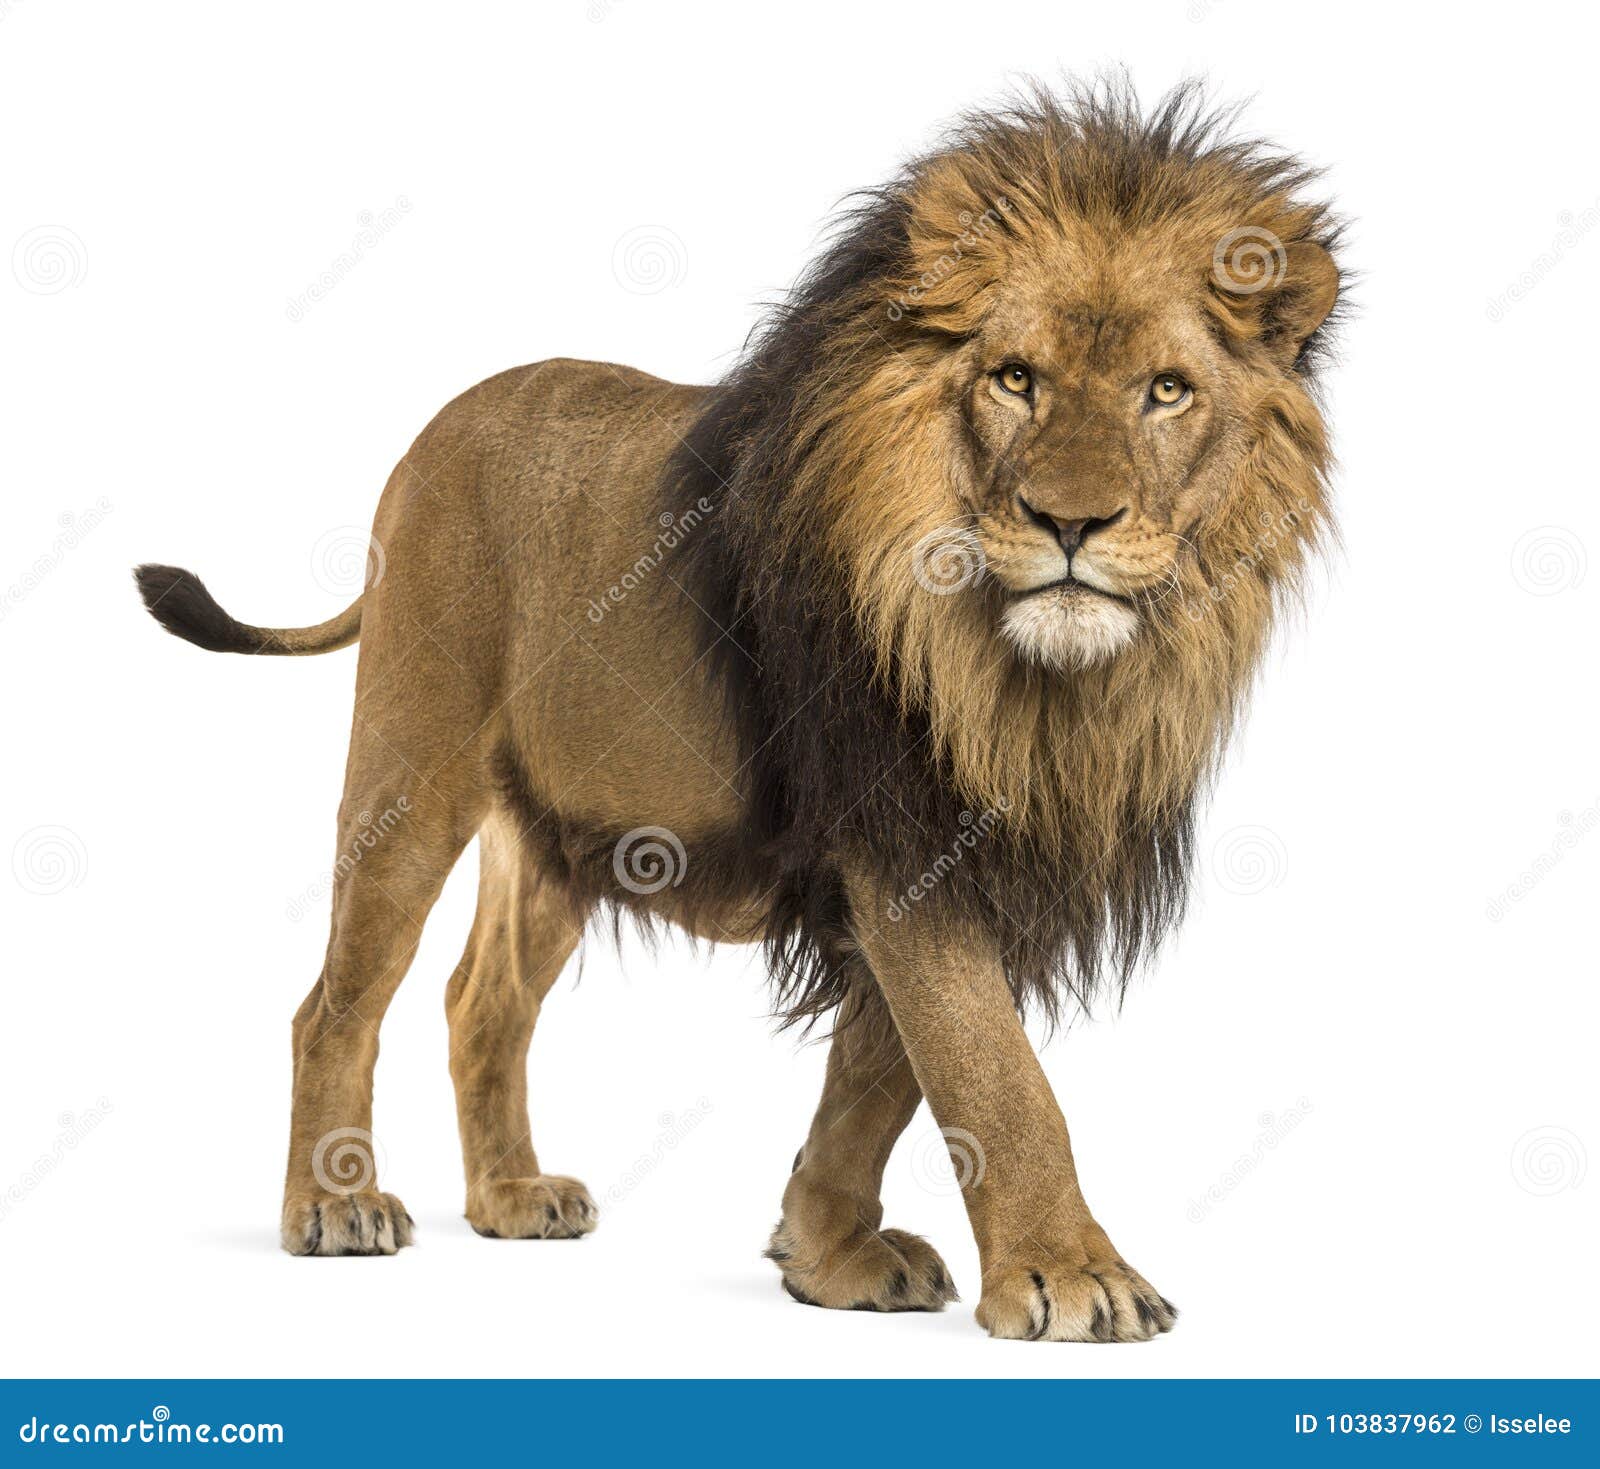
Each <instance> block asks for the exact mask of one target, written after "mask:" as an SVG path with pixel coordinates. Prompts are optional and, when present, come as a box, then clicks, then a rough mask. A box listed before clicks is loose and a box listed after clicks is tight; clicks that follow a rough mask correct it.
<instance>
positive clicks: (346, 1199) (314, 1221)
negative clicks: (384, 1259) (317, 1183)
mask: <svg viewBox="0 0 1600 1469" xmlns="http://www.w3.org/2000/svg"><path fill="white" fill-rule="evenodd" d="M414 1227H415V1226H414V1223H413V1221H412V1218H411V1216H410V1215H409V1214H408V1213H406V1206H405V1205H404V1204H402V1203H401V1202H400V1200H399V1199H397V1198H396V1197H395V1196H394V1195H393V1194H381V1193H379V1192H377V1190H375V1189H361V1190H359V1191H358V1192H356V1193H350V1194H335V1193H326V1192H319V1193H313V1194H303V1195H295V1196H293V1197H290V1198H288V1199H285V1200H284V1205H283V1224H282V1230H281V1235H280V1237H281V1239H282V1241H283V1247H284V1249H286V1250H287V1251H288V1252H289V1253H290V1254H291V1255H392V1254H394V1252H395V1251H396V1250H398V1249H400V1248H401V1247H402V1246H403V1245H408V1244H410V1243H411V1238H412V1230H413V1228H414Z"/></svg>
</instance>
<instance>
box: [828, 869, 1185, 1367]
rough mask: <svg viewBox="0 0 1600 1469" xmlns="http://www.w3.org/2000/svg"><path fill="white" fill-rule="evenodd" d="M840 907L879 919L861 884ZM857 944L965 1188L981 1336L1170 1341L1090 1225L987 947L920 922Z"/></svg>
mask: <svg viewBox="0 0 1600 1469" xmlns="http://www.w3.org/2000/svg"><path fill="white" fill-rule="evenodd" d="M850 898H851V907H852V910H853V911H854V912H855V913H857V914H864V915H875V914H879V913H882V912H883V911H884V905H883V904H882V903H881V902H878V901H876V892H875V888H874V887H873V885H872V884H871V883H870V882H867V881H864V880H860V879H857V880H853V881H851V883H850ZM858 930H859V931H858V941H859V943H860V945H861V948H862V951H863V953H864V954H865V955H866V958H867V960H868V962H869V963H870V964H871V966H872V970H873V972H874V974H875V975H876V976H877V979H878V983H879V985H880V986H881V987H882V990H883V993H884V995H885V997H886V998H887V1000H888V1002H889V1007H890V1010H891V1011H892V1012H893V1015H894V1019H895V1024H896V1026H897V1027H898V1029H899V1031H900V1035H901V1037H902V1039H903V1041H904V1043H905V1048H906V1051H907V1052H908V1053H909V1056H910V1059H911V1066H912V1068H913V1070H914V1072H915V1074H916V1079H917V1081H918V1083H919V1084H920V1086H921V1089H922V1091H923V1092H924V1093H925V1094H926V1095H927V1098H928V1102H929V1105H930V1106H931V1107H932V1108H933V1114H934V1117H935V1119H936V1120H937V1121H938V1123H939V1126H940V1128H941V1129H942V1131H943V1132H944V1135H945V1140H946V1142H947V1144H948V1145H949V1147H950V1150H951V1154H952V1157H953V1159H954V1160H955V1162H956V1164H957V1168H958V1174H959V1176H960V1177H961V1178H962V1179H963V1180H964V1184H963V1191H962V1192H963V1198H964V1199H965V1201H966V1205H967V1214H968V1217H969V1218H970V1219H971V1221H972V1228H973V1233H974V1235H975V1236H976V1238H977V1242H978V1253H979V1258H980V1261H981V1263H982V1267H983V1295H982V1299H981V1300H980V1301H979V1304H978V1310H977V1317H978V1322H979V1324H980V1325H981V1326H983V1327H985V1328H986V1329H987V1330H988V1331H989V1333H990V1334H991V1335H992V1336H1000V1337H1021V1338H1027V1339H1029V1340H1035V1341H1041V1340H1042V1341H1144V1340H1147V1339H1149V1338H1150V1337H1153V1336H1156V1335H1158V1334H1159V1333H1161V1332H1164V1331H1167V1330H1169V1329H1170V1328H1171V1326H1172V1324H1173V1321H1174V1320H1175V1318H1176V1316H1177V1312H1176V1310H1175V1309H1174V1308H1173V1306H1172V1305H1171V1304H1170V1303H1169V1302H1168V1301H1167V1300H1166V1299H1165V1298H1164V1297H1163V1296H1162V1295H1160V1294H1159V1293H1158V1292H1157V1291H1156V1290H1155V1289H1154V1288H1153V1287H1152V1286H1151V1285H1150V1284H1149V1282H1147V1281H1146V1280H1145V1279H1144V1277H1143V1276H1142V1275H1140V1274H1139V1273H1138V1272H1137V1271H1135V1270H1133V1269H1132V1268H1131V1267H1130V1266H1129V1265H1128V1264H1127V1262H1126V1261H1124V1260H1123V1259H1122V1257H1121V1255H1120V1254H1119V1253H1118V1252H1117V1250H1116V1248H1115V1246H1114V1245H1113V1244H1112V1243H1111V1241H1110V1239H1108V1238H1107V1236H1106V1233H1105V1231H1104V1230H1103V1229H1101V1228H1100V1226H1099V1225H1098V1224H1097V1223H1096V1222H1095V1220H1094V1217H1093V1216H1092V1215H1091V1214H1090V1212H1089V1206H1088V1204H1087V1203H1085V1201H1084V1197H1083V1193H1082V1191H1081V1189H1080V1188H1079V1187H1078V1174H1077V1169H1076V1167H1075V1166H1074V1164H1073V1161H1072V1144H1071V1141H1070V1139H1069V1138H1068V1136H1067V1125H1066V1121H1065V1119H1064V1118H1063V1117H1062V1115H1061V1109H1060V1108H1059V1107H1058V1106H1057V1105H1056V1100H1055V1097H1054V1095H1053V1094H1052V1092H1051V1090H1050V1084H1049V1082H1048V1081H1047V1080H1046V1079H1045V1075H1044V1071H1043V1069H1042V1068H1041V1067H1040V1065H1039V1062H1038V1058H1037V1057H1036V1056H1035V1055H1034V1053H1033V1047H1032V1046H1031V1045H1030V1044H1029V1042H1028V1037H1027V1035H1026V1033H1025V1032H1024V1030H1023V1028H1022V1022H1021V1020H1020V1019H1019V1018H1018V1016H1017V1012H1016V1009H1015V1007H1014V1005H1013V1003H1012V998H1011V992H1010V989H1009V987H1008V986H1007V984H1006V981H1005V975H1004V972H1003V970H1002V967H1001V963H1000V959H999V955H998V954H997V953H996V952H995V951H994V948H993V946H992V945H991V944H989V943H987V942H986V941H985V939H984V938H983V937H982V936H981V935H976V934H970V933H968V934H963V933H959V932H956V931H953V930H951V929H949V928H945V927H942V926H940V925H939V924H938V923H937V922H936V921H935V919H934V918H933V917H932V916H931V915H927V914H922V913H919V914H917V915H915V916H913V917H908V918H904V919H902V920H901V921H899V922H883V923H881V924H879V925H877V926H876V927H872V926H871V925H870V924H869V923H865V922H863V923H859V924H858Z"/></svg>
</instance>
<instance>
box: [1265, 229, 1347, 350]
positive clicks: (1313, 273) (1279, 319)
mask: <svg viewBox="0 0 1600 1469" xmlns="http://www.w3.org/2000/svg"><path fill="white" fill-rule="evenodd" d="M1285 253H1287V255H1288V257H1289V265H1288V269H1287V270H1286V271H1284V275H1283V284H1282V285H1280V286H1279V287H1278V290H1277V291H1276V293H1275V294H1274V295H1273V297H1272V299H1271V301H1269V302H1268V303H1267V326H1268V332H1269V334H1270V337H1271V340H1272V345H1273V347H1274V349H1275V350H1276V351H1277V352H1278V353H1279V355H1280V356H1281V357H1282V358H1283V359H1284V361H1285V363H1286V364H1293V363H1294V362H1295V361H1296V360H1297V359H1298V358H1299V356H1300V352H1301V349H1302V348H1303V347H1304V346H1305V344H1306V342H1307V341H1308V340H1309V339H1310V337H1311V334H1312V332H1314V331H1316V329H1317V328H1318V327H1319V326H1321V325H1322V323H1323V322H1325V321H1326V320H1327V319H1328V313H1329V312H1330V311H1332V310H1333V303H1334V302H1335V301H1336V300H1338V298H1339V267H1338V266H1337V265H1335V264H1334V263H1333V256H1331V255H1330V254H1328V252H1327V251H1326V250H1324V249H1323V248H1322V246H1321V245H1314V244H1312V243H1311V241H1309V240H1297V241H1295V243H1294V244H1292V245H1289V246H1287V247H1286V252H1285Z"/></svg>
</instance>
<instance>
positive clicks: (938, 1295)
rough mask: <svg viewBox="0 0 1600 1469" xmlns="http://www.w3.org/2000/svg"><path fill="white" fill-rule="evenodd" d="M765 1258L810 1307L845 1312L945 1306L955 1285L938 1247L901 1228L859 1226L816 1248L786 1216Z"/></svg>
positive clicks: (936, 1309)
mask: <svg viewBox="0 0 1600 1469" xmlns="http://www.w3.org/2000/svg"><path fill="white" fill-rule="evenodd" d="M766 1253H767V1258H768V1259H769V1260H771V1261H773V1263H775V1264H776V1265H777V1267H778V1269H779V1270H781V1271H782V1272H783V1288H784V1289H785V1290H786V1291H788V1292H789V1294H790V1295H791V1296H793V1297H794V1298H795V1300H797V1301H799V1302H801V1303H802V1304H803V1305H807V1306H829V1307H832V1308H834V1309H836V1310H846V1311H942V1310H943V1309H944V1305H945V1302H946V1301H953V1300H955V1299H956V1298H957V1297H956V1288H955V1285H954V1284H953V1283H952V1281H951V1279H950V1272H949V1271H948V1270H946V1269H945V1264H944V1261H943V1260H941V1259H940V1258H939V1252H938V1251H937V1250H935V1249H934V1247H933V1246H932V1245H930V1244H929V1243H928V1242H927V1240H925V1239H922V1238H921V1237H920V1236H918V1235H915V1234H908V1233H906V1231H905V1230H903V1229H868V1228H867V1227H866V1225H864V1224H863V1225H860V1226H858V1227H857V1228H856V1229H855V1231H854V1232H853V1233H851V1234H849V1235H848V1236H846V1237H845V1238H844V1239H843V1240H840V1241H839V1242H838V1243H836V1244H833V1245H828V1246H824V1247H821V1248H818V1247H817V1246H815V1245H810V1244H808V1242H806V1241H804V1240H802V1239H800V1238H798V1237H797V1236H796V1234H795V1232H794V1231H792V1230H791V1229H789V1228H788V1227H787V1226H786V1225H785V1224H784V1222H783V1221H782V1220H780V1221H779V1222H778V1227H777V1228H776V1229H775V1230H773V1232H772V1242H771V1244H770V1245H769V1246H768V1247H767V1252H766Z"/></svg>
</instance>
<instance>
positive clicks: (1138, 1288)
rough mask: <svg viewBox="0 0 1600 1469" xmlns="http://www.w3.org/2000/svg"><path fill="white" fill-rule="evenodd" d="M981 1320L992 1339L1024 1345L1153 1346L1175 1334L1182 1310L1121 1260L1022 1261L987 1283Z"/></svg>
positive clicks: (1000, 1269)
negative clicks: (1098, 1343) (1165, 1335)
mask: <svg viewBox="0 0 1600 1469" xmlns="http://www.w3.org/2000/svg"><path fill="white" fill-rule="evenodd" d="M1019 1253H1020V1252H1019ZM977 1317H978V1325H980V1326H982V1327H983V1328H984V1329H985V1330H987V1331H988V1333H989V1335H990V1336H998V1337H1009V1338H1012V1339H1016V1340H1023V1341H1149V1340H1150V1339H1151V1338H1152V1337H1155V1336H1159V1335H1160V1334H1161V1333H1162V1332H1164V1331H1171V1330H1172V1325H1173V1323H1174V1322H1175V1321H1176V1320H1177V1319H1178V1308H1177V1307H1176V1306H1174V1305H1173V1304H1172V1302H1171V1301H1169V1300H1167V1298H1166V1297H1165V1296H1163V1295H1162V1294H1161V1293H1160V1292H1159V1291H1157V1290H1156V1288H1155V1287H1154V1286H1153V1285H1151V1284H1150V1282H1149V1281H1147V1280H1146V1279H1145V1278H1144V1277H1143V1276H1142V1275H1140V1274H1139V1272H1138V1271H1137V1270H1134V1269H1133V1268H1132V1267H1130V1266H1129V1265H1127V1264H1125V1263H1124V1262H1123V1261H1122V1260H1120V1259H1114V1258H1113V1259H1108V1260H1091V1261H1090V1262H1088V1263H1087V1264H1083V1265H1064V1264H1062V1263H1060V1262H1059V1261H1057V1262H1051V1263H1048V1264H1043V1263H1042V1264H1037V1265H1034V1264H1029V1263H1028V1262H1027V1261H1026V1260H1022V1261H1020V1262H1018V1263H1008V1264H1006V1265H1004V1266H1003V1267H1000V1268H999V1269H997V1270H995V1271H994V1273H993V1274H992V1275H991V1276H990V1277H989V1278H988V1280H987V1282H986V1284H985V1286H984V1292H983V1299H982V1300H981V1301H980V1302H979V1303H978V1310H977Z"/></svg>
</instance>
